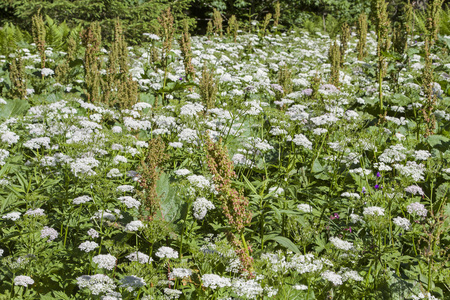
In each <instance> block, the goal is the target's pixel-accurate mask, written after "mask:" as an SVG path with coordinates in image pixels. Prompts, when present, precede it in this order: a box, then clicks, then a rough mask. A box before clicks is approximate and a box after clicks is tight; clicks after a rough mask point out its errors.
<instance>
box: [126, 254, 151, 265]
mask: <svg viewBox="0 0 450 300" xmlns="http://www.w3.org/2000/svg"><path fill="white" fill-rule="evenodd" d="M126 258H128V259H129V260H130V261H137V262H139V263H140V264H148V263H151V262H152V261H153V259H152V258H151V257H149V256H148V255H147V254H145V253H142V252H139V251H136V252H133V253H130V254H129V255H128V256H126Z"/></svg>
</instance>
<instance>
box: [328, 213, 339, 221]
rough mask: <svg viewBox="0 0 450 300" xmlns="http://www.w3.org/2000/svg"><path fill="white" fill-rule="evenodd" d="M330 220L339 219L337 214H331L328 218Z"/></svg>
mask: <svg viewBox="0 0 450 300" xmlns="http://www.w3.org/2000/svg"><path fill="white" fill-rule="evenodd" d="M330 219H331V220H334V219H339V214H338V213H334V214H332V215H331V216H330Z"/></svg>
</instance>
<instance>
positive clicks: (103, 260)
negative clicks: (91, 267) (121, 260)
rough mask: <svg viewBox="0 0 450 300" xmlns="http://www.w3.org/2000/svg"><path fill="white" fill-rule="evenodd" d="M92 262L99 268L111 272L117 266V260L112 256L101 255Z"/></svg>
mask: <svg viewBox="0 0 450 300" xmlns="http://www.w3.org/2000/svg"><path fill="white" fill-rule="evenodd" d="M92 261H93V262H94V263H96V264H97V267H99V268H102V269H107V270H110V271H111V270H112V269H114V267H115V266H116V261H117V258H115V257H114V256H112V255H111V254H100V255H97V256H94V257H93V258H92Z"/></svg>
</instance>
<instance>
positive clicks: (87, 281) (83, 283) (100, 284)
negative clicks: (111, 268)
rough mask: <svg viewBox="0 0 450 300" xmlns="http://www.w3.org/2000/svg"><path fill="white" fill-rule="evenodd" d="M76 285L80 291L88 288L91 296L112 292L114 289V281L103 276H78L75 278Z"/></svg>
mask: <svg viewBox="0 0 450 300" xmlns="http://www.w3.org/2000/svg"><path fill="white" fill-rule="evenodd" d="M77 284H78V286H79V287H80V288H81V289H82V288H88V289H89V290H90V291H91V293H92V294H93V295H100V294H103V293H107V292H112V291H113V290H114V289H115V288H116V285H115V284H114V280H113V279H111V278H109V277H108V276H107V275H104V274H96V275H92V276H89V275H83V276H80V277H78V278H77Z"/></svg>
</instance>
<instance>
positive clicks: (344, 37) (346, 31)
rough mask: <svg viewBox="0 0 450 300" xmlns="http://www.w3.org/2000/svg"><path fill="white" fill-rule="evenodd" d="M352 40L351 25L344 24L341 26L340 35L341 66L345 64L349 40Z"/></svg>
mask: <svg viewBox="0 0 450 300" xmlns="http://www.w3.org/2000/svg"><path fill="white" fill-rule="evenodd" d="M349 40H350V27H349V26H348V24H347V23H344V24H342V26H341V36H340V42H341V47H340V50H341V57H340V61H341V67H342V66H343V65H344V61H345V53H346V52H347V49H348V41H349Z"/></svg>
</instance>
